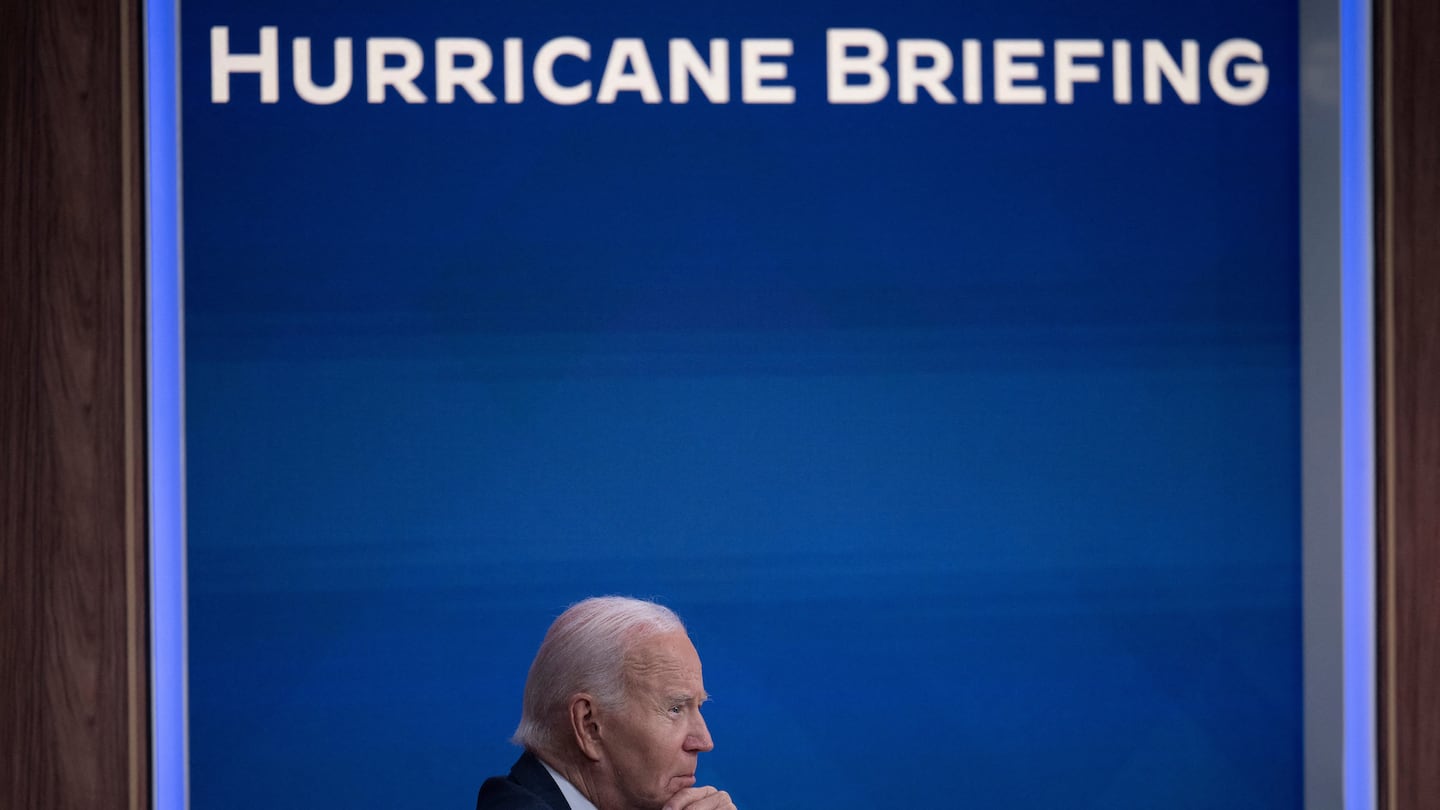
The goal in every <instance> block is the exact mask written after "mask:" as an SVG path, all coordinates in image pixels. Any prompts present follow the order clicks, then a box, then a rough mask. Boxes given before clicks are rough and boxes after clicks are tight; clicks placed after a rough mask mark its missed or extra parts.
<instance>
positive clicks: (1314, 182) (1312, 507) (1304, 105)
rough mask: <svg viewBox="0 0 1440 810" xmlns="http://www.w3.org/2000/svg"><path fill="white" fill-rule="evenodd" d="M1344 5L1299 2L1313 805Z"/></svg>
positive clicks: (1336, 630)
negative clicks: (1342, 12) (1341, 42)
mask: <svg viewBox="0 0 1440 810" xmlns="http://www.w3.org/2000/svg"><path fill="white" fill-rule="evenodd" d="M1340 145H1341V142H1340V4H1339V0H1301V3H1300V300H1301V308H1300V312H1301V328H1300V334H1301V338H1300V343H1301V352H1300V358H1301V360H1300V368H1301V383H1300V388H1301V403H1302V405H1301V434H1302V435H1301V438H1302V451H1301V458H1302V481H1303V484H1302V493H1303V495H1302V497H1303V506H1302V526H1303V535H1304V546H1303V562H1302V569H1303V570H1302V581H1303V589H1304V598H1303V609H1304V613H1303V615H1304V659H1305V661H1304V684H1305V686H1304V692H1305V694H1304V703H1305V738H1304V739H1305V759H1304V761H1305V807H1306V810H1342V808H1343V807H1344V795H1345V794H1344V740H1345V723H1344V705H1345V701H1344V697H1345V693H1344V676H1343V673H1344V670H1345V666H1344V664H1345V660H1344V657H1345V656H1344V626H1345V624H1344V598H1343V597H1344V594H1343V565H1342V561H1343V550H1344V549H1343V532H1342V527H1343V525H1344V523H1343V520H1344V512H1343V506H1344V498H1343V493H1344V487H1343V484H1344V480H1343V470H1344V454H1343V452H1342V425H1343V422H1342V416H1343V413H1342V407H1341V405H1342V401H1343V397H1342V394H1343V389H1342V374H1341V371H1342V369H1341V358H1342V349H1343V345H1342V331H1341V319H1340V315H1341V309H1340V305H1341V275H1340V269H1341V264H1340V262H1341V250H1340V248H1341V246H1340V225H1341V219H1340V193H1341V188H1340Z"/></svg>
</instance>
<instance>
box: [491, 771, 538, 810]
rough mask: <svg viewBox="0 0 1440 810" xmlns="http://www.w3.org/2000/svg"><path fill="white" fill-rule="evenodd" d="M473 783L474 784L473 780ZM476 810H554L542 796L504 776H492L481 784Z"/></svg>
mask: <svg viewBox="0 0 1440 810" xmlns="http://www.w3.org/2000/svg"><path fill="white" fill-rule="evenodd" d="M471 784H474V783H473V782H472V783H471ZM475 810H552V808H551V806H550V805H549V804H547V803H546V802H545V800H544V799H542V798H541V797H540V796H538V795H536V794H535V793H532V792H531V791H529V790H527V789H525V788H524V787H522V786H520V785H519V784H517V783H515V782H513V781H511V780H510V779H508V778H506V777H504V776H492V777H490V778H489V779H486V780H485V783H484V784H482V785H480V795H479V796H478V797H476V799H475Z"/></svg>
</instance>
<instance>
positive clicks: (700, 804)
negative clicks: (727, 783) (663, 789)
mask: <svg viewBox="0 0 1440 810" xmlns="http://www.w3.org/2000/svg"><path fill="white" fill-rule="evenodd" d="M665 810H735V803H734V802H732V801H730V794H729V793H726V792H725V791H723V790H718V789H716V788H713V787H710V786H709V785H706V786H704V787H692V788H685V789H684V790H682V791H680V792H679V793H676V794H675V795H674V796H671V797H670V800H669V801H667V802H665Z"/></svg>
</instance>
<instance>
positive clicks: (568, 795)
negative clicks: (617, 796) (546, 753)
mask: <svg viewBox="0 0 1440 810" xmlns="http://www.w3.org/2000/svg"><path fill="white" fill-rule="evenodd" d="M536 759H540V758H539V757H536ZM540 764H541V765H544V766H545V770H547V771H549V772H550V778H551V779H554V780H555V784H557V785H559V786H560V793H562V794H563V795H564V796H565V803H566V804H568V805H570V810H596V807H595V805H594V803H593V802H591V801H590V800H589V799H587V798H585V794H583V793H581V792H580V789H579V788H577V787H575V786H574V785H572V784H570V780H569V779H566V778H565V777H563V776H561V775H560V772H559V771H557V770H555V769H554V768H552V767H550V766H549V765H548V764H546V762H545V760H543V759H541V760H540Z"/></svg>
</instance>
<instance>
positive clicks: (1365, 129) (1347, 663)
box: [144, 0, 1377, 810]
mask: <svg viewBox="0 0 1440 810" xmlns="http://www.w3.org/2000/svg"><path fill="white" fill-rule="evenodd" d="M1301 14H1302V29H1308V30H1310V31H1311V32H1314V31H1316V30H1318V31H1319V32H1320V44H1321V45H1324V44H1326V43H1325V40H1328V41H1329V42H1330V43H1333V42H1334V41H1335V38H1336V37H1338V44H1339V77H1338V81H1339V90H1340V93H1339V106H1338V111H1331V110H1330V109H1329V106H1326V105H1321V106H1322V107H1325V109H1323V110H1322V113H1323V115H1324V116H1325V117H1326V120H1325V121H1324V123H1323V124H1322V126H1323V127H1324V128H1325V129H1327V130H1334V129H1338V136H1336V137H1334V138H1332V137H1328V136H1327V135H1326V134H1324V133H1322V134H1321V136H1320V137H1319V138H1318V140H1319V141H1320V142H1321V143H1322V145H1323V144H1328V143H1330V142H1331V141H1334V142H1335V143H1336V144H1338V151H1339V155H1338V156H1337V155H1335V154H1334V151H1333V149H1329V148H1323V149H1322V150H1321V151H1324V152H1325V154H1322V155H1320V156H1319V164H1318V165H1321V166H1325V167H1332V168H1322V169H1321V170H1320V171H1321V173H1322V176H1321V177H1320V178H1319V182H1317V183H1314V185H1316V186H1317V187H1319V188H1321V189H1328V188H1331V187H1332V186H1333V187H1338V192H1339V193H1338V196H1339V199H1338V200H1335V199H1321V200H1318V204H1319V207H1321V208H1323V209H1326V211H1327V212H1330V211H1335V209H1336V207H1337V206H1338V211H1335V213H1334V216H1333V218H1332V217H1330V216H1323V215H1322V216H1321V217H1320V219H1321V220H1327V221H1330V222H1334V221H1338V224H1339V240H1338V241H1339V244H1338V246H1337V247H1338V255H1339V261H1338V267H1337V268H1336V269H1335V271H1331V270H1329V269H1323V268H1322V271H1321V276H1322V277H1321V278H1320V279H1319V280H1320V282H1321V283H1324V284H1325V285H1327V286H1329V285H1330V284H1331V283H1332V282H1333V284H1334V285H1335V286H1337V287H1338V292H1337V295H1336V296H1335V298H1338V305H1339V309H1340V311H1339V312H1338V313H1328V314H1322V315H1320V316H1319V321H1320V326H1321V329H1322V331H1327V335H1326V337H1327V338H1328V339H1326V340H1324V341H1321V344H1322V345H1323V346H1325V350H1324V352H1323V356H1322V357H1321V358H1319V360H1318V361H1316V362H1318V364H1319V365H1320V366H1321V367H1322V368H1323V369H1324V373H1322V374H1321V376H1322V377H1325V378H1329V377H1330V376H1331V375H1332V373H1333V375H1334V376H1335V377H1336V378H1337V379H1338V382H1339V386H1340V391H1339V394H1340V400H1341V401H1340V402H1339V416H1338V420H1334V421H1337V422H1338V424H1334V425H1332V424H1331V422H1332V420H1330V419H1324V420H1321V421H1322V422H1324V424H1319V425H1307V426H1306V430H1307V433H1308V432H1310V431H1312V430H1319V432H1320V433H1321V434H1324V435H1328V436H1329V437H1331V438H1333V436H1334V430H1333V429H1332V427H1333V428H1338V431H1339V434H1340V437H1339V448H1338V452H1336V453H1334V454H1333V455H1334V456H1335V458H1336V459H1337V461H1336V462H1334V463H1335V464H1336V465H1337V466H1338V467H1339V469H1338V470H1335V471H1334V473H1335V479H1334V480H1336V481H1337V482H1338V488H1339V490H1340V491H1339V492H1336V491H1334V488H1332V487H1330V486H1328V485H1325V486H1323V487H1322V489H1324V490H1328V491H1322V492H1319V493H1318V494H1317V495H1312V490H1311V489H1310V488H1309V487H1307V494H1306V498H1307V501H1308V500H1310V499H1311V498H1312V497H1318V498H1322V499H1334V500H1338V501H1339V503H1340V514H1341V515H1342V520H1341V525H1340V526H1338V527H1329V528H1324V529H1322V530H1321V531H1323V532H1325V533H1330V532H1332V531H1335V532H1338V535H1339V536H1338V545H1339V549H1338V551H1339V553H1338V555H1329V554H1328V551H1329V549H1330V548H1332V546H1331V545H1330V544H1329V543H1328V542H1327V541H1326V540H1325V539H1324V538H1320V539H1318V540H1317V538H1316V537H1315V536H1312V535H1315V534H1316V529H1315V527H1313V526H1312V525H1310V524H1309V523H1308V521H1307V527H1306V530H1305V534H1306V536H1305V539H1304V544H1305V548H1306V554H1307V556H1324V557H1326V558H1327V559H1326V561H1322V562H1321V563H1319V565H1320V566H1321V568H1322V569H1323V570H1322V571H1321V577H1320V581H1324V582H1338V583H1339V593H1333V591H1334V587H1333V586H1330V585H1327V586H1326V592H1325V593H1323V594H1319V595H1318V596H1317V595H1315V594H1313V593H1310V592H1308V591H1310V590H1312V581H1311V580H1310V578H1309V576H1308V574H1307V585H1306V587H1307V595H1306V601H1305V609H1306V613H1307V634H1306V651H1305V656H1306V670H1305V675H1306V680H1307V686H1306V689H1307V699H1306V726H1307V732H1306V748H1307V750H1306V759H1305V761H1306V784H1307V789H1306V806H1307V807H1308V808H1310V810H1321V808H1326V810H1328V809H1329V808H1344V810H1372V809H1373V808H1374V807H1376V804H1377V778H1376V772H1377V765H1376V731H1375V728H1376V692H1375V683H1376V681H1375V678H1376V675H1375V604H1376V591H1375V561H1374V560H1375V437H1374V425H1375V418H1374V359H1373V358H1374V340H1373V335H1374V323H1373V315H1372V312H1373V301H1374V299H1373V289H1374V288H1373V261H1372V257H1373V255H1374V251H1373V244H1374V243H1373V233H1372V225H1371V212H1372V210H1373V208H1372V180H1371V154H1372V151H1371V128H1370V110H1371V98H1370V88H1371V70H1370V57H1371V52H1370V30H1371V28H1370V20H1371V6H1370V2H1369V0H1339V3H1338V7H1337V6H1336V5H1333V4H1332V3H1330V2H1320V0H1314V1H1313V2H1312V0H1305V2H1303V3H1302V12H1301ZM1316 17H1320V18H1323V19H1319V20H1317V19H1315V18H1316ZM144 25H145V43H144V45H145V64H144V70H145V136H146V146H145V148H146V204H147V208H146V213H147V217H146V219H147V228H148V234H147V241H146V245H147V305H148V306H147V317H148V335H147V341H148V347H147V348H148V385H149V388H148V395H149V411H148V413H149V446H148V450H149V506H150V588H151V590H150V618H151V625H150V632H151V636H150V638H151V707H152V718H151V722H152V726H151V733H152V738H151V739H152V746H153V750H152V754H153V758H152V767H153V774H152V777H153V782H152V786H153V795H152V802H153V803H152V807H153V808H155V810H183V809H184V808H187V807H188V806H189V774H188V744H187V714H186V706H187V682H186V624H185V605H186V597H185V473H184V469H185V465H184V458H185V452H184V408H183V403H184V373H183V372H184V366H183V334H184V333H183V293H182V290H183V285H182V278H183V273H182V254H181V210H180V199H181V194H180V192H181V185H180V154H181V144H180V126H179V105H180V100H179V92H178V91H179V83H180V77H179V73H178V55H179V41H180V37H179V8H178V0H169V2H163V1H160V0H147V2H145V3H144ZM1311 44H1314V43H1313V42H1310V41H1308V37H1303V36H1302V47H1306V48H1307V51H1308V46H1309V45H1311ZM1322 50H1323V48H1322ZM1309 59H1310V57H1308V56H1307V57H1306V60H1307V61H1308V60H1309ZM1321 61H1322V63H1323V55H1322V57H1321ZM1322 67H1324V65H1323V64H1322ZM1330 76H1333V73H1329V72H1327V71H1322V79H1321V81H1322V83H1325V82H1327V81H1329V77H1330ZM1302 91H1303V88H1302ZM1307 103H1308V102H1307ZM1302 117H1305V116H1302ZM1309 126H1311V122H1310V119H1308V118H1307V122H1306V123H1305V124H1304V125H1303V126H1302V141H1306V142H1311V141H1314V140H1316V138H1314V137H1313V134H1312V133H1311V132H1310V131H1309V130H1308V129H1306V127H1309ZM1337 157H1338V160H1337ZM1337 171H1338V174H1339V176H1338V178H1334V177H1330V176H1328V175H1329V174H1333V173H1334V172H1337ZM1311 179H1312V178H1309V176H1308V175H1307V179H1306V180H1305V181H1302V184H1304V183H1308V182H1311ZM1306 194H1307V195H1309V192H1306ZM1307 201H1308V202H1317V201H1316V199H1315V198H1314V197H1313V196H1308V197H1307ZM1302 238H1303V239H1310V238H1311V236H1310V235H1306V236H1304V237H1302ZM1316 247H1317V249H1318V250H1319V251H1320V253H1321V254H1324V253H1327V252H1329V253H1331V254H1332V255H1333V254H1334V253H1335V252H1337V251H1330V250H1328V248H1327V246H1324V245H1320V246H1316ZM1306 255H1308V253H1307V254H1306ZM1327 264H1328V262H1327ZM1337 272H1338V279H1336V278H1332V277H1333V276H1334V275H1336V273H1337ZM1305 279H1306V283H1307V284H1308V283H1314V282H1315V281H1316V277H1315V276H1314V275H1313V274H1312V271H1311V270H1310V269H1309V268H1308V267H1307V268H1306V270H1305ZM1307 297H1308V296H1307ZM1321 298H1322V300H1323V299H1326V298H1327V297H1326V296H1324V295H1322V296H1321ZM1332 316H1333V317H1332ZM1304 317H1305V321H1306V327H1305V328H1306V329H1307V330H1308V329H1310V328H1311V327H1312V326H1313V325H1314V321H1315V320H1316V317H1317V316H1316V315H1315V313H1313V312H1311V311H1310V309H1309V307H1308V304H1307V309H1306V312H1305V316H1304ZM1332 321H1333V322H1335V324H1336V326H1338V330H1337V329H1335V328H1331V327H1330V324H1331V322H1332ZM1335 331H1338V332H1339V334H1338V335H1335V334H1333V333H1334V332H1335ZM1315 345H1316V344H1314V343H1311V342H1310V341H1308V339H1307V343H1306V351H1307V352H1309V351H1311V350H1313V348H1314V346H1315ZM1336 346H1338V357H1337V356H1334V355H1335V354H1336V352H1335V351H1334V349H1333V347H1336ZM1313 359H1314V358H1307V359H1306V361H1305V365H1306V366H1307V367H1308V366H1311V365H1313V364H1312V363H1311V362H1310V361H1311V360H1313ZM1319 388H1321V389H1324V388H1325V387H1324V386H1319ZM1315 389H1316V386H1313V385H1310V384H1308V383H1307V384H1306V390H1305V394H1304V396H1305V398H1306V401H1307V407H1306V413H1307V419H1308V418H1309V416H1308V415H1309V414H1310V413H1311V408H1310V407H1309V406H1310V404H1311V402H1312V398H1314V397H1316V396H1328V395H1330V394H1331V393H1332V391H1331V390H1321V391H1320V392H1319V393H1318V394H1317V392H1316V390H1315ZM1319 455H1320V456H1322V457H1321V458H1319V459H1314V458H1311V457H1310V454H1309V451H1308V450H1307V457H1306V459H1305V461H1304V464H1305V474H1306V476H1307V477H1327V476H1318V475H1316V471H1315V469H1313V466H1314V462H1316V461H1317V460H1318V461H1319V463H1321V464H1322V465H1324V466H1329V465H1330V464H1331V463H1332V462H1331V461H1330V460H1329V457H1330V454H1329V453H1321V454H1319ZM1306 509H1307V511H1308V510H1309V509H1310V506H1309V505H1308V504H1307V507H1306ZM1317 548H1318V549H1319V550H1320V553H1318V554H1317V551H1316V549H1317ZM1331 556H1334V557H1336V558H1337V560H1338V561H1336V562H1331V561H1329V559H1330V557H1331ZM1309 565H1310V563H1307V567H1308V566H1309ZM1337 565H1338V567H1339V569H1340V570H1339V571H1338V572H1337V571H1334V570H1333V569H1334V568H1335V567H1336V566H1337ZM1317 600H1318V603H1319V604H1321V605H1324V606H1326V607H1325V608H1324V610H1322V611H1318V612H1322V613H1325V614H1329V613H1330V612H1331V610H1330V608H1329V606H1330V605H1333V606H1334V613H1335V614H1337V615H1338V617H1339V618H1340V619H1341V621H1340V622H1338V624H1339V625H1340V626H1339V627H1335V626H1331V625H1330V624H1322V626H1321V628H1320V630H1319V632H1320V634H1321V635H1322V638H1321V640H1320V641H1321V646H1323V647H1324V648H1325V649H1324V650H1321V651H1320V652H1319V654H1317V652H1316V650H1314V649H1312V647H1314V646H1315V644H1314V639H1313V638H1312V636H1311V633H1310V629H1311V628H1310V624H1311V622H1312V621H1314V620H1313V619H1312V618H1311V616H1310V615H1309V614H1312V613H1315V612H1317V611H1314V610H1312V607H1314V605H1315V604H1316V603H1317ZM1332 650H1333V651H1334V652H1335V655H1334V656H1330V655H1328V654H1326V653H1327V652H1329V651H1332ZM1334 660H1338V661H1342V662H1343V665H1342V667H1341V669H1342V671H1341V672H1340V673H1339V675H1340V678H1339V690H1338V691H1339V694H1332V693H1331V692H1330V690H1329V689H1323V690H1321V693H1320V694H1317V695H1315V696H1313V699H1312V696H1310V695H1309V694H1308V692H1310V691H1311V690H1312V682H1313V681H1315V680H1317V678H1315V677H1314V676H1316V675H1317V672H1323V671H1324V669H1325V668H1329V669H1333V666H1332V664H1331V663H1330V662H1331V661H1334ZM1312 661H1313V662H1318V663H1312ZM1317 666H1318V667H1321V668H1322V669H1320V670H1317V669H1315V667H1317ZM1332 698H1333V699H1332ZM1317 706H1318V707H1323V708H1322V709H1320V710H1318V711H1317V709H1316V707H1317ZM1320 712H1323V713H1329V712H1336V713H1338V715H1339V716H1338V717H1337V718H1335V720H1336V722H1335V723H1333V724H1332V723H1330V722H1328V720H1327V719H1326V718H1317V717H1316V716H1315V715H1316V714H1317V713H1320ZM1332 727H1334V728H1339V729H1341V731H1340V732H1339V736H1340V737H1341V739H1339V740H1335V739H1333V737H1334V736H1335V735H1334V734H1332V733H1331V732H1330V729H1331V728H1332ZM1317 728H1318V729H1321V730H1322V731H1323V732H1324V739H1322V740H1321V742H1322V743H1323V744H1322V745H1316V738H1315V737H1314V736H1313V735H1312V732H1313V730H1314V729H1317ZM1331 751H1334V752H1336V756H1338V758H1339V761H1336V759H1335V757H1333V756H1331V755H1330V753H1329V752H1331ZM1317 771H1321V772H1323V773H1317ZM1332 777H1338V778H1332ZM1317 785H1319V786H1320V787H1319V788H1318V789H1316V786H1317ZM1331 786H1336V787H1338V790H1337V789H1332V787H1331Z"/></svg>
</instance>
